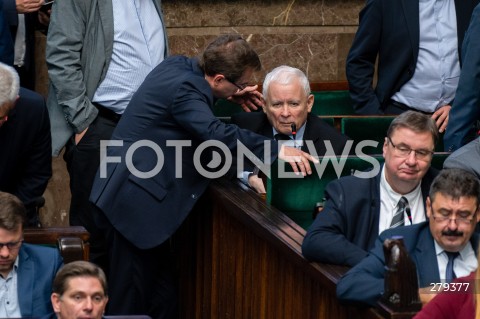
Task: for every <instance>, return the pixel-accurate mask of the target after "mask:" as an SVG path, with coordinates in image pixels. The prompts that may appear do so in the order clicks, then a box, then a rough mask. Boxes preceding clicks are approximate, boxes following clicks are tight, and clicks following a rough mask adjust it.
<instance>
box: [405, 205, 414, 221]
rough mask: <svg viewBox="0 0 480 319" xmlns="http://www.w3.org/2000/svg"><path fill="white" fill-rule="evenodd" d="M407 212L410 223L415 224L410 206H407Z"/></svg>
mask: <svg viewBox="0 0 480 319" xmlns="http://www.w3.org/2000/svg"><path fill="white" fill-rule="evenodd" d="M405 212H406V213H407V217H408V220H409V221H410V225H413V220H412V214H411V212H410V207H405Z"/></svg>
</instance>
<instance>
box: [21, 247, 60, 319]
mask: <svg viewBox="0 0 480 319" xmlns="http://www.w3.org/2000/svg"><path fill="white" fill-rule="evenodd" d="M62 265H63V259H62V257H61V256H60V253H59V251H58V249H56V248H51V247H44V246H40V245H30V244H22V246H21V248H20V251H19V252H18V269H17V276H18V281H17V284H18V301H19V304H20V313H21V314H22V317H40V316H44V315H46V314H48V313H51V312H52V311H53V308H52V303H51V301H50V295H51V294H52V283H53V279H54V278H55V275H56V274H57V271H58V270H59V269H60V267H61V266H62Z"/></svg>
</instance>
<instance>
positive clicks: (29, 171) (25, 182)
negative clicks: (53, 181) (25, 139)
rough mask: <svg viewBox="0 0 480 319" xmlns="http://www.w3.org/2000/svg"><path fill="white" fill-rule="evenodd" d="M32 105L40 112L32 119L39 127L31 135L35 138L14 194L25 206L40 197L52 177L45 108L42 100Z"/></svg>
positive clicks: (47, 118)
mask: <svg viewBox="0 0 480 319" xmlns="http://www.w3.org/2000/svg"><path fill="white" fill-rule="evenodd" d="M33 103H35V104H37V105H35V108H36V109H39V110H41V111H40V112H38V113H39V114H38V116H35V118H34V120H35V121H38V123H40V125H39V127H38V130H37V131H36V132H35V133H33V134H35V138H34V141H33V144H32V145H30V147H29V153H28V154H29V156H28V160H26V161H25V163H26V167H24V169H23V178H22V179H21V180H20V181H18V186H17V194H16V195H17V196H18V197H19V198H20V199H22V201H23V202H24V203H25V204H26V205H27V206H28V204H29V203H30V202H31V201H32V200H34V199H36V198H37V197H40V196H42V194H43V192H44V191H45V189H46V188H47V184H48V180H49V179H50V177H51V176H52V155H51V154H52V138H51V134H50V120H49V117H48V111H47V107H46V106H45V101H44V100H43V98H39V99H38V100H36V101H35V102H33Z"/></svg>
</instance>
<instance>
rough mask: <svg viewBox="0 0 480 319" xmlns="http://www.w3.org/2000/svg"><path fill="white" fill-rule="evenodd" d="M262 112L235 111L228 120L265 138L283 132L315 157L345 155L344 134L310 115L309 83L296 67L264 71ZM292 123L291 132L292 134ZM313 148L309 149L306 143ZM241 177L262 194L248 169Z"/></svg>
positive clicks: (263, 187)
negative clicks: (265, 73)
mask: <svg viewBox="0 0 480 319" xmlns="http://www.w3.org/2000/svg"><path fill="white" fill-rule="evenodd" d="M263 99H264V105H263V112H249V113H237V114H234V115H233V116H232V123H233V124H236V125H238V126H239V127H241V128H245V129H248V130H250V131H253V132H255V133H258V134H261V135H264V136H266V137H269V138H274V137H275V136H278V135H277V134H283V135H285V136H286V137H287V138H289V139H290V141H287V142H290V144H289V145H290V146H297V147H301V149H302V150H303V151H305V152H307V153H311V154H312V153H313V152H315V153H316V154H313V155H318V156H324V155H342V153H344V154H345V155H348V154H349V153H350V147H351V144H350V145H349V147H348V148H346V149H345V145H346V144H347V137H346V136H344V135H342V134H341V133H339V132H338V131H337V130H335V129H334V128H333V127H331V126H330V125H328V124H327V123H325V122H324V121H322V120H321V119H320V118H318V117H317V116H315V115H311V114H310V111H311V110H312V106H313V102H314V96H313V94H310V83H309V82H308V78H307V77H306V75H305V74H304V73H303V72H302V71H301V70H299V69H296V68H292V67H289V66H286V65H282V66H279V67H277V68H275V69H273V70H272V71H271V72H270V73H268V74H267V75H266V77H265V80H264V82H263ZM292 125H295V126H294V127H295V129H296V131H295V134H293V133H292ZM305 141H310V142H311V143H313V146H314V147H315V149H312V150H309V149H308V146H307V143H306V142H305ZM242 179H243V180H244V182H245V183H247V184H248V185H249V186H251V187H253V188H254V189H255V190H256V191H257V192H259V193H265V186H264V184H263V182H262V180H261V178H259V177H258V175H257V174H254V173H253V172H252V171H249V172H245V173H244V176H242Z"/></svg>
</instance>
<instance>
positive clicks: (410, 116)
mask: <svg viewBox="0 0 480 319" xmlns="http://www.w3.org/2000/svg"><path fill="white" fill-rule="evenodd" d="M437 137H438V130H437V127H436V125H435V122H434V121H433V120H432V119H431V117H429V116H427V115H425V114H422V113H419V112H415V111H407V112H405V113H402V114H401V115H399V116H397V117H396V118H395V119H394V120H393V121H392V123H391V124H390V127H389V129H388V131H387V137H386V138H385V142H384V144H383V157H384V159H385V164H384V165H383V166H382V169H381V170H380V173H379V174H377V175H376V176H373V177H370V178H361V177H360V176H358V177H357V176H345V177H342V178H340V179H338V180H334V181H332V182H330V183H329V184H328V185H327V188H326V190H325V198H326V202H325V204H324V209H323V210H322V212H321V213H320V214H318V215H317V217H316V219H315V221H314V222H313V224H312V226H310V228H309V229H308V231H307V235H306V236H305V240H304V241H303V246H302V249H303V254H304V256H305V257H306V258H308V259H310V260H314V261H320V262H325V263H330V264H337V265H347V266H354V265H356V264H357V263H359V262H360V261H361V260H362V259H363V258H364V257H365V256H366V255H367V252H368V251H369V250H370V249H372V248H373V246H374V243H375V239H376V238H377V236H378V235H379V234H380V233H381V232H382V231H384V230H385V229H388V228H392V227H397V226H401V225H410V224H416V223H420V222H423V221H425V220H426V214H425V213H426V210H425V206H424V203H425V200H426V197H427V195H428V189H429V187H430V184H431V182H432V180H433V178H434V177H435V175H436V173H437V171H436V170H435V169H433V168H430V163H431V160H432V154H433V150H434V148H435V141H436V140H437Z"/></svg>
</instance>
